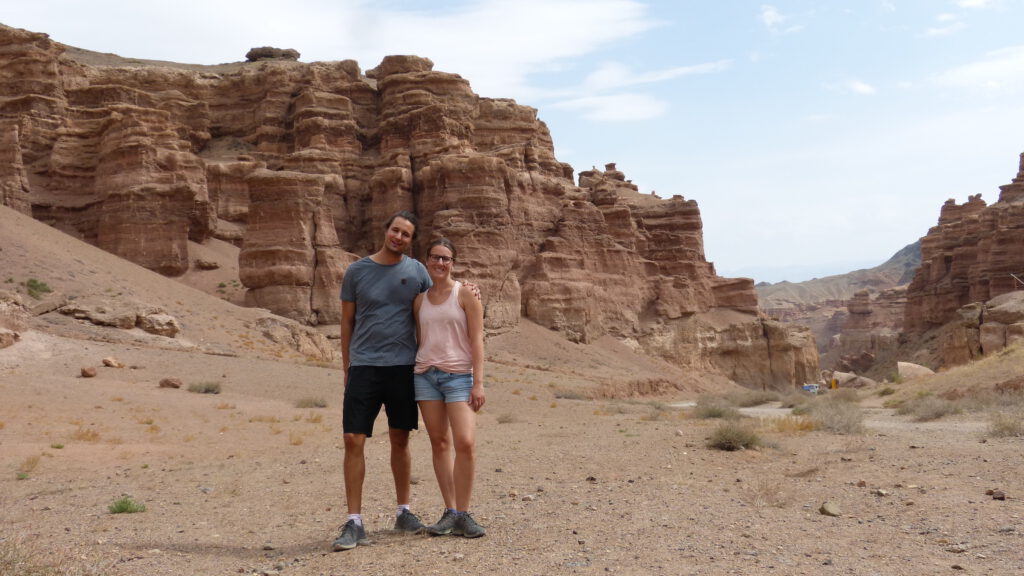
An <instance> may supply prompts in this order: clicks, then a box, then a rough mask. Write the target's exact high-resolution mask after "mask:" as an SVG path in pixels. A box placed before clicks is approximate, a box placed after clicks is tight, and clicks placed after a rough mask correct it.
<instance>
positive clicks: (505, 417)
mask: <svg viewBox="0 0 1024 576" xmlns="http://www.w3.org/2000/svg"><path fill="white" fill-rule="evenodd" d="M515 421H516V417H515V415H513V414H509V413H507V412H506V413H505V414H500V415H499V416H498V424H511V423H513V422H515Z"/></svg>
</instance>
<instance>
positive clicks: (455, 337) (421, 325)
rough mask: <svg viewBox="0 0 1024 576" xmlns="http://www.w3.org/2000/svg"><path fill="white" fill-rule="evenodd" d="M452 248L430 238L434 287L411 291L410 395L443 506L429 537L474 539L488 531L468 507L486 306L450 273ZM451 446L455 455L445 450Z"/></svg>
mask: <svg viewBox="0 0 1024 576" xmlns="http://www.w3.org/2000/svg"><path fill="white" fill-rule="evenodd" d="M454 262H455V246H454V245H453V244H452V242H451V241H450V240H448V239H447V238H441V239H439V240H435V241H433V242H431V243H430V247H429V248H428V249H427V273H428V274H430V279H431V280H432V281H433V286H431V288H430V289H429V290H427V291H426V292H423V293H421V294H420V295H419V296H417V297H416V300H415V302H414V303H413V313H414V314H415V315H416V337H417V342H419V350H418V351H417V353H416V369H415V372H416V376H415V382H416V401H417V402H418V403H419V406H420V413H421V414H422V415H423V423H424V424H425V425H426V427H427V434H428V435H429V436H430V447H431V451H432V455H433V461H434V474H435V475H436V476H437V485H438V487H439V488H440V489H441V497H442V498H443V499H444V506H445V511H444V514H443V515H442V516H441V519H440V520H438V521H437V523H436V524H433V525H431V526H427V532H429V533H430V534H434V535H441V534H457V535H461V536H465V537H467V538H477V537H480V536H483V535H484V534H486V531H485V530H484V528H483V527H482V526H480V525H479V524H477V523H476V521H475V520H474V519H473V517H472V516H471V515H470V513H469V503H470V498H471V496H472V494H473V474H474V469H475V466H476V463H475V458H476V454H475V451H476V446H475V445H476V413H477V411H478V410H480V408H481V407H483V405H484V402H485V397H484V310H483V305H482V304H481V303H480V300H479V299H478V298H477V297H475V296H474V294H473V292H472V291H471V290H470V289H469V288H466V287H465V286H464V285H463V284H462V283H460V282H456V281H455V280H453V279H452V265H453V264H454ZM453 445H454V447H455V458H454V459H453V458H452V456H451V449H452V446H453Z"/></svg>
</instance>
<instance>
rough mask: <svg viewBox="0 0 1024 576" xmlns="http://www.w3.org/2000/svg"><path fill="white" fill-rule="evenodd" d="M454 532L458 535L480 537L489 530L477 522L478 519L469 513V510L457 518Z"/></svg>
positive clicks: (453, 527)
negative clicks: (474, 518)
mask: <svg viewBox="0 0 1024 576" xmlns="http://www.w3.org/2000/svg"><path fill="white" fill-rule="evenodd" d="M452 534H456V535H458V536H465V537H466V538H479V537H481V536H483V535H484V534H487V531H486V530H484V527H483V526H481V525H479V524H477V523H476V520H473V517H472V516H470V515H469V512H463V513H461V514H459V515H458V516H457V517H456V518H455V525H454V526H452Z"/></svg>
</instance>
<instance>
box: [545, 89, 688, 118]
mask: <svg viewBox="0 0 1024 576" xmlns="http://www.w3.org/2000/svg"><path fill="white" fill-rule="evenodd" d="M548 107H549V108H560V109H563V110H570V111H574V112H579V113H581V114H582V115H583V117H584V118H586V119H587V120H593V121H603V122H625V121H635V120H650V119H652V118H657V117H658V116H662V115H663V114H665V112H667V111H668V103H667V102H665V101H664V100H660V99H658V98H655V97H653V96H651V95H649V94H632V93H626V94H611V95H606V96H584V97H581V98H574V99H571V100H564V101H562V102H557V103H554V104H551V105H549V106H548Z"/></svg>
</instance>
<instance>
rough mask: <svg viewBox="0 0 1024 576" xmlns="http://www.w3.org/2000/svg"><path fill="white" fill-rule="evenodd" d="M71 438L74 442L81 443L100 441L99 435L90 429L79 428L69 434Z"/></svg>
mask: <svg viewBox="0 0 1024 576" xmlns="http://www.w3.org/2000/svg"><path fill="white" fill-rule="evenodd" d="M71 437H72V438H73V439H75V440H81V441H82V442H95V441H97V440H99V439H100V433H99V432H97V431H95V430H93V429H92V428H85V427H84V426H79V427H78V430H75V431H74V433H72V434H71Z"/></svg>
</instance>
